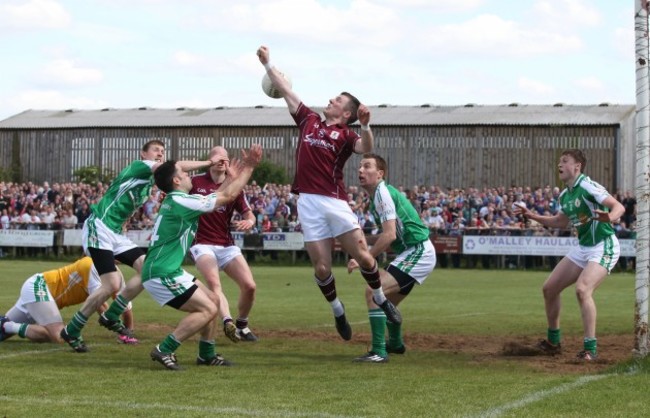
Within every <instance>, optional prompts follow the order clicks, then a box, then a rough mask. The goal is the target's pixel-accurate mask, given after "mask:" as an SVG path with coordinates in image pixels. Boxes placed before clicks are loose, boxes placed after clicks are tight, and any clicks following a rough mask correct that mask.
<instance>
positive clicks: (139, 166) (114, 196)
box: [91, 160, 156, 234]
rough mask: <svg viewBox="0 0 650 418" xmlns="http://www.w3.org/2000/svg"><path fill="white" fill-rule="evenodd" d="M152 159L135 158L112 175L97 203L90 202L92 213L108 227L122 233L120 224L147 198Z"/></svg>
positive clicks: (151, 178) (149, 191)
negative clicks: (106, 188)
mask: <svg viewBox="0 0 650 418" xmlns="http://www.w3.org/2000/svg"><path fill="white" fill-rule="evenodd" d="M155 164H156V162H155V161H142V160H137V161H134V162H132V163H131V164H129V165H128V166H126V167H125V168H124V169H123V170H122V171H120V174H118V175H117V177H115V179H114V180H113V182H112V183H111V185H110V186H109V187H108V190H107V191H106V194H105V195H104V196H103V197H102V199H101V200H100V201H99V203H97V204H95V205H92V206H91V210H92V213H93V215H94V216H95V217H96V218H98V219H101V221H102V222H103V223H104V225H106V226H107V227H108V228H109V229H110V230H111V231H113V232H115V233H117V234H121V233H122V225H124V222H126V220H127V219H129V217H131V215H133V212H135V211H136V209H139V208H140V206H142V205H143V204H144V202H146V201H147V198H148V197H149V194H150V193H151V187H152V186H153V175H152V174H153V171H152V168H153V166H154V165H155Z"/></svg>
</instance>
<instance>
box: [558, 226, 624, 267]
mask: <svg viewBox="0 0 650 418" xmlns="http://www.w3.org/2000/svg"><path fill="white" fill-rule="evenodd" d="M620 255H621V247H620V245H619V243H618V238H616V236H614V235H610V236H609V237H607V238H606V239H605V240H604V241H603V242H601V243H599V244H596V245H594V246H593V247H585V246H582V245H578V246H577V247H573V248H571V250H569V253H568V254H567V255H566V256H567V258H568V259H569V260H571V261H573V263H574V264H576V265H577V266H579V267H580V268H582V269H584V268H585V267H587V263H588V262H590V261H593V262H594V263H598V264H600V265H601V266H603V267H605V268H606V269H607V271H608V272H611V271H612V269H613V268H614V266H615V265H616V263H617V262H618V257H619V256H620Z"/></svg>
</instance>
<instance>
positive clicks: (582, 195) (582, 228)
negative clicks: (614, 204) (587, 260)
mask: <svg viewBox="0 0 650 418" xmlns="http://www.w3.org/2000/svg"><path fill="white" fill-rule="evenodd" d="M609 196H610V194H609V192H608V191H607V190H605V188H604V187H603V186H601V185H600V184H598V183H596V182H595V181H593V180H591V179H590V178H589V177H587V176H585V175H584V174H580V176H579V177H578V178H577V179H576V181H575V183H574V184H573V186H570V187H567V188H566V189H564V190H562V193H560V197H559V199H558V201H559V209H560V211H561V212H562V213H563V214H565V215H566V216H568V217H569V220H570V222H571V225H573V226H574V227H575V228H576V229H577V230H578V241H579V242H580V245H583V246H585V247H593V246H594V245H596V244H598V243H600V242H602V241H603V240H604V239H605V238H607V237H608V236H610V235H613V234H614V228H612V225H611V224H610V223H609V222H599V221H597V220H595V219H594V216H596V212H594V211H595V210H596V209H598V210H602V211H606V212H609V208H607V206H604V205H602V202H603V201H604V200H605V199H607V198H608V197H609Z"/></svg>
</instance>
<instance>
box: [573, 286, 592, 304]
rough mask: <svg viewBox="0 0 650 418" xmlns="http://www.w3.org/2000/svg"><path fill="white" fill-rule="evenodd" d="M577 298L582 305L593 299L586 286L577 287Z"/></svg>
mask: <svg viewBox="0 0 650 418" xmlns="http://www.w3.org/2000/svg"><path fill="white" fill-rule="evenodd" d="M576 297H577V298H578V302H580V303H582V302H584V301H585V300H587V299H589V298H590V297H591V291H590V290H589V288H588V287H586V286H581V285H576Z"/></svg>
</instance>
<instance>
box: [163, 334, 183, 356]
mask: <svg viewBox="0 0 650 418" xmlns="http://www.w3.org/2000/svg"><path fill="white" fill-rule="evenodd" d="M180 346H181V343H180V342H179V341H178V340H177V339H176V337H174V334H169V335H168V336H166V337H165V339H164V340H163V341H162V342H161V343H160V345H159V346H158V349H159V350H160V351H161V352H163V353H166V354H171V353H173V352H175V351H176V349H177V348H178V347H180Z"/></svg>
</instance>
